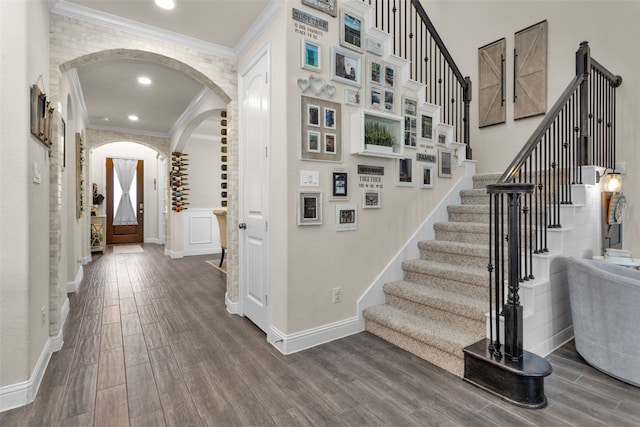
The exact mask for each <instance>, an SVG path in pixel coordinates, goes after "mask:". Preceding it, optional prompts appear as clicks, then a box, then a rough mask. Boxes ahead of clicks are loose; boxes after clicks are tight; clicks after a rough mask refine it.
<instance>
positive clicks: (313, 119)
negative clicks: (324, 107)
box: [307, 104, 320, 127]
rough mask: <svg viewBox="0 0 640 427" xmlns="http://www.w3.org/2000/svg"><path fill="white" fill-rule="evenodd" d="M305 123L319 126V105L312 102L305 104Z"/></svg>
mask: <svg viewBox="0 0 640 427" xmlns="http://www.w3.org/2000/svg"><path fill="white" fill-rule="evenodd" d="M307 125H309V126H318V127H319V126H320V107H319V106H317V105H313V104H308V105H307Z"/></svg>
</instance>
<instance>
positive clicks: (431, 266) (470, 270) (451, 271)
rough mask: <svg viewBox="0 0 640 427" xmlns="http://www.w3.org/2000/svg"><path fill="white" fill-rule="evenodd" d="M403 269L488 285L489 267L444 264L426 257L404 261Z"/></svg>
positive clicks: (478, 284) (477, 284)
mask: <svg viewBox="0 0 640 427" xmlns="http://www.w3.org/2000/svg"><path fill="white" fill-rule="evenodd" d="M402 269H403V270H405V271H407V270H410V271H414V272H417V273H422V274H426V275H429V276H438V277H444V278H447V279H450V280H455V281H458V282H465V283H471V284H474V285H476V286H488V282H489V272H488V271H487V269H486V268H485V269H482V268H477V267H468V266H465V265H456V264H444V263H441V262H436V261H429V260H425V259H414V260H411V261H404V262H403V263H402Z"/></svg>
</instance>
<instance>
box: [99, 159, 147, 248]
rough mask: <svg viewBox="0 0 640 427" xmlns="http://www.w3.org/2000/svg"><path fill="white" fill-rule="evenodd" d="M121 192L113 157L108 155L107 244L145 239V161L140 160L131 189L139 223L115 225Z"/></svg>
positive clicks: (132, 201) (140, 241)
mask: <svg viewBox="0 0 640 427" xmlns="http://www.w3.org/2000/svg"><path fill="white" fill-rule="evenodd" d="M134 190H135V191H134ZM120 194H121V190H120V182H119V180H118V177H117V176H116V173H115V171H114V169H113V159H112V158H109V157H108V158H107V244H120V243H142V242H143V241H144V161H142V160H138V166H137V167H136V174H135V176H134V178H133V181H132V183H131V191H130V195H131V203H132V205H133V209H134V210H135V212H136V216H137V220H138V224H137V225H113V217H114V215H115V214H116V209H117V205H118V203H119V199H120Z"/></svg>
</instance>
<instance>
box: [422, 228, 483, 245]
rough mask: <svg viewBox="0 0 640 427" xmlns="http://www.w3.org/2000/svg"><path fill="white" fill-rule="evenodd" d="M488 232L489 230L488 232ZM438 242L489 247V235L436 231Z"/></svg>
mask: <svg viewBox="0 0 640 427" xmlns="http://www.w3.org/2000/svg"><path fill="white" fill-rule="evenodd" d="M487 231H488V230H487ZM435 237H436V240H444V241H448V242H460V243H472V244H475V245H487V246H489V233H488V232H487V233H469V232H465V231H449V230H435Z"/></svg>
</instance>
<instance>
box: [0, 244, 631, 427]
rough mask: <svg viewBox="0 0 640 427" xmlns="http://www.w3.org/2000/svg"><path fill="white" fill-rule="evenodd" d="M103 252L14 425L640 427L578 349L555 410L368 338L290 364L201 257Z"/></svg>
mask: <svg viewBox="0 0 640 427" xmlns="http://www.w3.org/2000/svg"><path fill="white" fill-rule="evenodd" d="M210 258H211V256H196V257H188V258H184V259H178V260H172V259H170V258H168V257H166V256H165V255H164V254H163V248H162V247H161V246H157V245H144V253H131V254H119V255H114V254H112V253H111V249H108V250H107V253H106V254H104V255H98V256H94V260H93V261H92V262H91V263H90V264H89V265H87V266H86V267H85V276H84V279H83V283H82V285H81V288H80V290H79V292H77V293H76V294H73V295H70V306H71V311H70V314H69V318H68V319H67V322H66V324H65V327H64V340H65V342H64V346H63V349H62V350H61V351H59V352H57V353H55V354H54V355H53V356H52V358H51V362H50V364H49V367H48V368H47V371H46V374H45V377H44V379H43V382H42V385H41V387H40V390H39V392H38V395H37V398H36V400H35V401H34V402H33V403H31V404H30V405H28V406H25V407H22V408H18V409H15V410H12V411H7V412H4V413H2V414H0V424H1V425H2V426H3V427H4V426H65V427H66V426H76V425H77V426H91V425H94V426H127V425H131V426H163V425H169V426H190V425H201V426H232V425H237V426H326V425H332V426H343V425H344V426H375V425H378V426H382V425H384V426H391V425H392V426H429V425H437V426H459V425H473V426H495V425H501V426H514V425H531V426H533V425H544V426H566V425H575V426H597V425H609V426H612V425H615V426H626V425H629V426H631V425H633V426H637V425H640V388H636V387H633V386H630V385H627V384H625V383H623V382H620V381H617V380H615V379H613V378H610V377H608V376H606V375H604V374H602V373H600V372H599V371H597V370H595V369H593V368H591V367H590V366H589V365H587V364H586V363H585V362H584V361H583V360H582V359H581V357H580V356H579V355H578V354H577V353H576V352H575V348H574V346H573V343H572V342H570V343H568V344H566V345H564V346H563V347H562V348H560V349H558V350H557V351H555V352H554V353H553V354H551V355H550V356H549V358H548V360H549V361H550V363H551V364H552V366H553V373H552V374H551V376H550V377H547V380H546V382H545V384H546V394H547V397H548V399H549V405H548V406H547V407H546V408H545V409H542V410H526V409H521V408H517V407H514V406H511V405H509V404H507V403H505V402H503V401H502V400H500V399H498V398H496V397H494V396H492V395H489V394H488V393H486V392H484V391H482V390H480V389H478V388H476V387H474V386H471V385H469V384H467V383H465V382H463V381H462V380H461V379H459V378H457V377H455V376H453V375H451V374H449V373H447V372H445V371H443V370H442V369H439V368H437V367H435V366H433V365H431V364H429V363H427V362H425V361H423V360H421V359H418V358H416V357H414V356H413V355H411V354H410V353H407V352H405V351H403V350H401V349H399V348H397V347H395V346H393V345H391V344H389V343H387V342H385V341H382V340H381V339H379V338H377V337H375V336H373V335H371V334H369V333H366V332H363V333H360V334H357V335H353V336H351V337H348V338H344V339H341V340H338V341H334V342H331V343H328V344H325V345H322V346H319V347H315V348H312V349H309V350H306V351H303V352H300V353H296V354H293V355H289V356H284V355H282V354H280V353H279V352H278V351H277V350H276V349H275V348H273V347H272V346H271V345H269V344H268V343H267V342H266V340H265V335H264V334H263V333H262V332H261V331H260V330H258V329H257V328H256V327H255V326H254V325H253V324H252V323H251V322H250V321H248V320H247V319H245V318H242V317H239V316H234V315H231V314H229V313H228V312H227V311H226V309H225V306H224V293H225V285H224V280H225V277H224V275H223V274H222V273H221V272H220V271H218V270H217V269H215V268H213V267H212V266H211V265H209V264H207V263H205V262H204V261H205V260H207V259H210Z"/></svg>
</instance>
